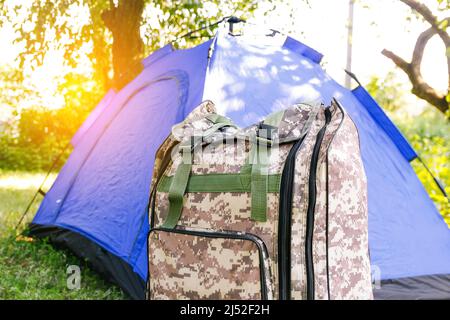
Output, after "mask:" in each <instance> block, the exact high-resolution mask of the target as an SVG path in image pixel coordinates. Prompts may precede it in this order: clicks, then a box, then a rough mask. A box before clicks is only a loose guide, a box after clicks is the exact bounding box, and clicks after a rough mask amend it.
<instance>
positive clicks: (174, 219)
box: [163, 146, 192, 229]
mask: <svg viewBox="0 0 450 320" xmlns="http://www.w3.org/2000/svg"><path fill="white" fill-rule="evenodd" d="M181 152H183V162H182V163H181V164H180V165H179V166H178V168H177V171H176V172H175V175H174V177H173V179H172V183H171V184H170V188H169V213H168V215H167V218H166V221H164V223H163V227H164V228H168V229H173V228H175V226H176V225H177V223H178V220H180V216H181V211H182V210H183V197H184V193H185V192H186V187H187V184H188V181H189V176H190V174H191V169H192V154H191V148H190V146H183V147H182V148H181Z"/></svg>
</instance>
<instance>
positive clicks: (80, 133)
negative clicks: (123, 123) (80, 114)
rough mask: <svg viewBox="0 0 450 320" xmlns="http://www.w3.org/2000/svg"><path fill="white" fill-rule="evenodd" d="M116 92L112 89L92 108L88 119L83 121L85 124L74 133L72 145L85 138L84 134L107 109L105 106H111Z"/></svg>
mask: <svg viewBox="0 0 450 320" xmlns="http://www.w3.org/2000/svg"><path fill="white" fill-rule="evenodd" d="M115 95H116V93H115V91H114V90H113V89H110V90H109V91H108V92H107V93H106V94H105V96H104V97H103V98H102V100H101V101H100V102H99V103H98V105H97V106H96V107H95V108H94V110H92V112H91V113H90V114H89V116H88V117H87V119H86V120H85V121H84V122H83V124H82V125H81V126H80V128H78V130H77V132H76V133H75V134H74V135H73V137H72V139H71V140H70V143H71V144H72V146H74V147H76V146H77V144H78V142H80V140H81V139H82V138H83V136H84V134H85V133H86V131H88V129H89V128H90V127H91V126H92V125H93V124H94V122H95V121H96V120H97V118H98V117H99V116H100V115H101V114H102V113H103V111H105V108H107V107H108V106H109V104H110V103H111V102H112V101H113V99H114V97H115Z"/></svg>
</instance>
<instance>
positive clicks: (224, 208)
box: [148, 101, 371, 299]
mask: <svg viewBox="0 0 450 320" xmlns="http://www.w3.org/2000/svg"><path fill="white" fill-rule="evenodd" d="M329 108H330V110H331V111H332V118H331V121H330V123H329V124H328V126H327V129H326V131H325V135H324V138H323V142H322V144H321V147H320V153H319V162H318V166H317V168H318V169H317V175H316V190H317V197H316V205H315V210H314V229H313V263H314V288H315V291H314V292H315V298H316V299H370V298H371V285H370V267H369V258H368V252H367V250H368V244H367V198H366V181H365V176H364V170H363V168H362V163H361V159H360V154H359V149H358V148H356V146H358V144H357V142H356V143H355V139H356V140H357V139H358V134H357V131H356V128H355V126H354V125H352V124H353V122H352V121H351V119H350V118H349V117H348V115H347V114H345V113H344V111H343V110H342V109H341V108H340V107H339V106H338V105H337V104H335V103H333V104H332V105H331V106H330V107H329ZM214 113H215V108H214V105H213V104H212V103H211V102H209V101H207V102H204V103H202V105H200V106H199V107H197V108H196V109H195V110H194V111H193V112H192V113H191V114H190V115H189V116H188V117H187V118H186V120H185V121H183V122H182V123H181V124H179V125H177V126H175V127H174V129H173V130H172V134H171V135H170V136H169V137H168V138H167V139H166V141H165V142H164V144H163V145H162V146H161V148H160V150H159V151H158V153H157V159H161V160H159V161H156V162H155V171H157V173H156V174H154V177H153V179H154V181H153V188H152V195H153V196H152V199H151V206H150V208H153V209H152V210H151V211H150V215H151V216H150V219H151V224H152V226H153V227H154V228H159V227H161V225H162V224H163V223H164V221H165V219H166V218H167V215H168V212H169V195H168V193H167V192H162V191H156V190H157V184H158V182H159V180H160V178H161V177H162V176H163V175H165V176H168V177H172V176H173V175H174V174H175V172H176V170H177V168H178V166H179V165H180V164H181V163H182V161H183V160H182V153H181V151H180V150H181V147H180V146H183V145H186V144H189V143H191V142H192V141H193V140H192V138H191V137H192V136H195V137H199V136H202V135H203V134H204V133H205V132H208V130H209V129H210V128H211V127H212V126H214V124H213V123H212V122H211V121H210V120H209V119H210V118H208V117H207V116H208V115H213V114H214ZM324 124H325V116H324V109H323V107H320V108H313V107H312V106H309V105H305V104H299V105H296V106H293V107H291V108H288V109H286V110H285V112H284V114H283V116H282V118H281V121H280V123H279V125H278V130H277V131H276V132H275V134H274V135H273V136H272V139H274V141H275V142H276V143H273V145H271V146H270V147H269V148H268V152H269V161H268V174H269V175H281V173H282V171H283V168H284V164H285V161H286V158H287V155H288V153H289V151H290V150H291V148H292V146H293V144H294V143H295V142H296V141H297V140H298V139H300V138H301V136H302V134H305V133H306V136H305V138H304V141H303V143H302V145H301V146H300V149H299V150H298V153H297V155H296V161H295V176H294V186H293V199H292V202H293V206H292V225H291V237H292V238H291V297H292V298H293V299H305V298H306V268H305V234H306V216H307V208H308V186H309V172H310V165H311V157H312V152H313V149H314V145H315V144H316V139H317V134H318V132H319V131H320V129H321V128H322V127H323V126H324ZM306 129H307V130H306ZM257 130H258V125H253V126H250V127H248V128H245V129H236V128H233V127H232V126H231V127H224V128H222V129H221V130H220V131H217V132H214V133H213V134H211V135H209V136H208V138H207V139H205V140H204V141H202V142H201V143H199V144H198V145H197V144H196V145H197V146H199V147H198V148H197V147H196V149H195V152H194V154H193V157H192V168H191V175H209V174H219V175H227V174H228V175H229V174H239V173H241V174H242V172H243V171H242V170H243V168H245V165H246V161H248V157H249V153H250V150H251V148H252V146H253V144H252V143H251V142H250V141H251V139H248V137H252V136H254V135H255V134H256V133H257ZM198 151H199V152H198ZM169 153H170V156H168V154H169ZM168 159H169V160H168ZM343 163H345V166H344V165H343ZM342 168H344V169H342ZM278 190H279V188H278ZM251 199H252V198H251V194H250V192H187V193H185V194H184V197H183V209H182V213H181V217H180V219H179V220H178V224H177V227H176V230H173V231H170V230H168V231H157V230H154V231H152V232H150V235H149V239H148V240H149V241H148V251H149V283H148V289H149V292H148V297H149V298H150V299H261V297H262V296H261V279H262V277H261V274H264V275H266V278H265V279H266V280H265V287H266V290H267V292H268V298H269V299H278V295H279V292H278V281H279V275H278V219H279V214H280V213H279V203H280V200H279V199H280V194H279V191H278V192H271V193H267V212H266V215H267V219H266V221H264V222H260V221H254V220H252V219H251ZM327 223H328V225H327ZM179 229H180V230H203V231H204V232H209V233H217V232H224V233H236V232H238V233H243V234H247V235H249V236H252V235H253V236H256V237H257V238H258V239H260V240H258V241H261V242H262V243H263V245H264V247H265V248H266V250H267V253H265V254H263V255H262V256H263V258H262V259H263V261H260V259H261V255H260V254H259V252H258V247H257V246H256V245H255V243H254V242H252V241H249V240H237V239H225V238H220V237H201V236H198V235H197V236H196V235H194V234H182V233H177V232H176V231H177V230H179ZM156 234H157V237H155V235H156ZM261 265H263V266H264V267H263V268H262V270H261V269H260V266H261ZM367 280H368V281H367ZM369 293H370V294H369Z"/></svg>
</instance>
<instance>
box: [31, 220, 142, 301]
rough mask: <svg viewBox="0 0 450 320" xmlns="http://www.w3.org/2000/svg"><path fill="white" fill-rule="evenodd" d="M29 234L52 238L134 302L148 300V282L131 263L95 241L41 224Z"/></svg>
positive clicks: (33, 225)
mask: <svg viewBox="0 0 450 320" xmlns="http://www.w3.org/2000/svg"><path fill="white" fill-rule="evenodd" d="M29 235H30V236H34V237H38V238H47V237H48V238H49V240H50V242H51V243H52V244H53V245H55V246H56V247H62V248H67V249H69V250H70V251H72V252H73V253H74V254H75V255H76V256H77V257H79V258H80V259H83V260H86V261H87V262H88V264H89V265H90V266H91V267H92V269H94V270H95V271H97V272H98V273H100V275H101V276H102V277H103V278H104V279H106V280H107V281H110V282H112V283H114V284H117V285H118V286H119V287H120V288H122V290H123V291H124V292H125V293H126V294H127V295H129V296H130V297H131V298H132V299H136V300H142V299H144V298H145V281H144V280H142V278H141V277H139V276H138V275H137V274H136V273H135V272H134V271H133V270H132V269H131V267H130V265H129V264H128V263H126V262H125V261H123V260H122V259H120V258H118V257H116V256H115V255H113V254H111V253H110V252H108V251H107V250H105V249H104V248H102V247H101V246H99V245H98V244H96V243H95V242H93V241H91V240H89V239H87V238H85V237H83V236H82V235H80V234H78V233H76V232H73V231H70V230H67V229H64V228H60V227H55V226H45V225H39V224H30V227H29Z"/></svg>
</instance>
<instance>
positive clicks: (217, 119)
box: [205, 113, 233, 125]
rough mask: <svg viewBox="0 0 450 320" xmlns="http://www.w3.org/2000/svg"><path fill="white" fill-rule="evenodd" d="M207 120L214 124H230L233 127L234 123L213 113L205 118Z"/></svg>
mask: <svg viewBox="0 0 450 320" xmlns="http://www.w3.org/2000/svg"><path fill="white" fill-rule="evenodd" d="M205 118H206V119H208V120H209V121H211V122H212V123H226V124H230V125H233V122H232V121H231V120H230V119H228V118H227V117H224V116H221V115H219V114H217V113H211V114H208V115H206V116H205Z"/></svg>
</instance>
